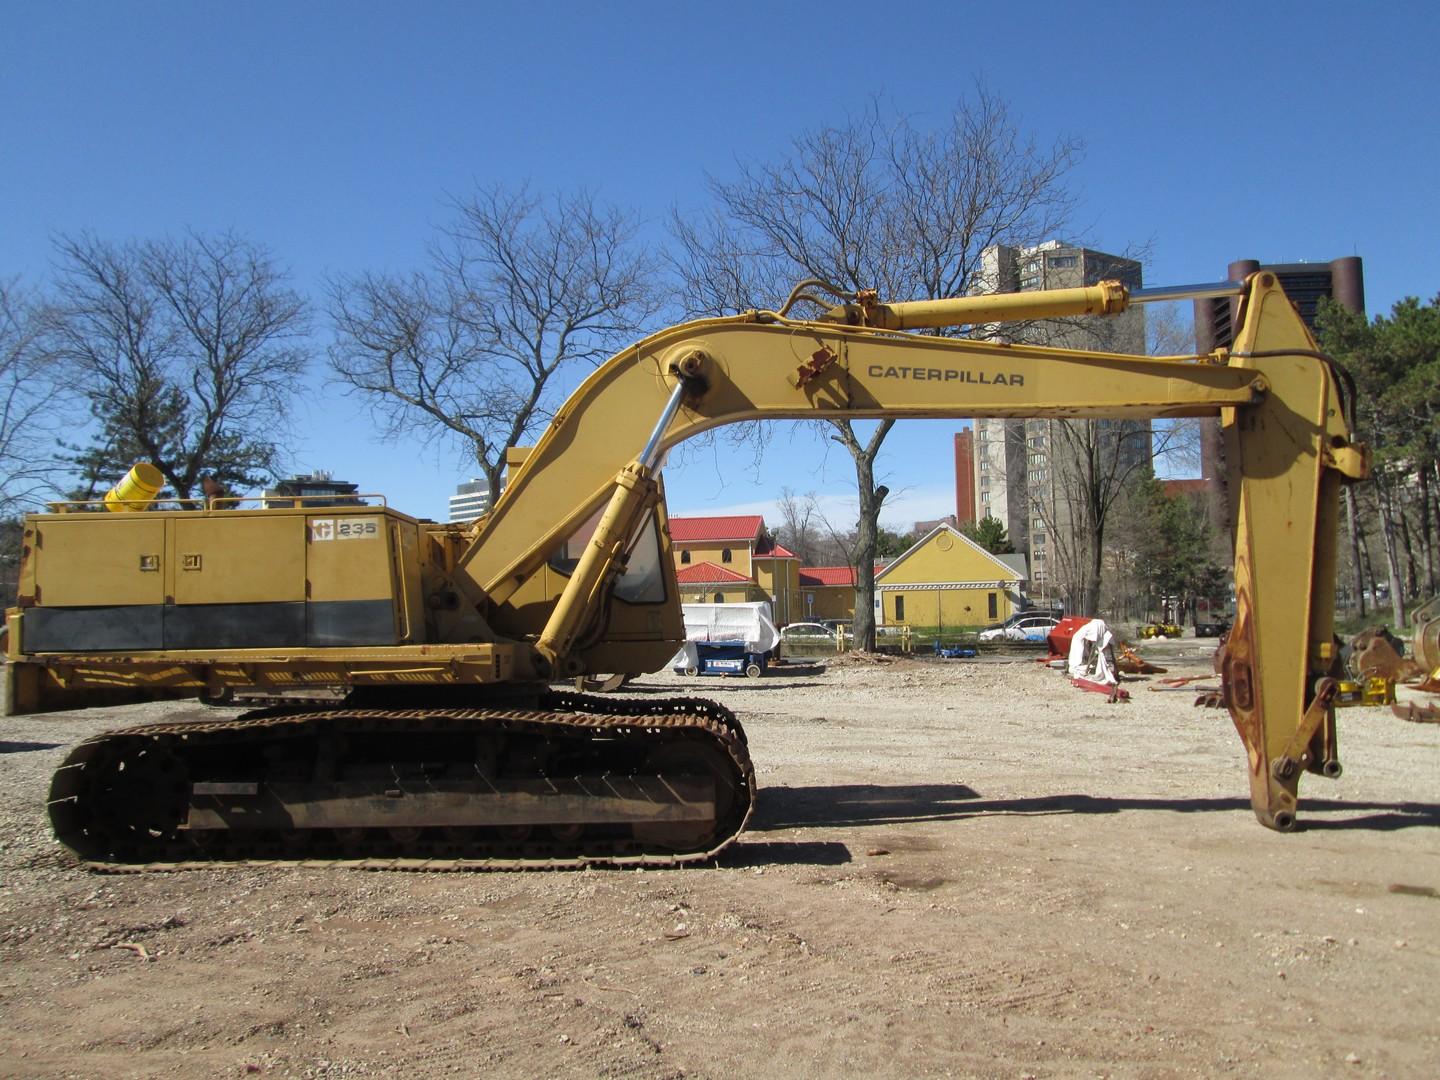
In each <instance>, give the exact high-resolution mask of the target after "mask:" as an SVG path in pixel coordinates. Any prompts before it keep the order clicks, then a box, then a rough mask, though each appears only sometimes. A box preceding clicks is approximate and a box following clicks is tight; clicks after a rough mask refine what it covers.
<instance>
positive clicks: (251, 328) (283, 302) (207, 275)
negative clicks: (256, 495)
mask: <svg viewBox="0 0 1440 1080" xmlns="http://www.w3.org/2000/svg"><path fill="white" fill-rule="evenodd" d="M57 247H58V261H59V265H58V275H59V283H58V286H57V294H58V295H57V303H56V305H55V308H54V310H53V313H52V315H53V317H52V319H51V333H50V338H49V340H50V341H51V343H52V346H53V348H54V350H55V353H56V355H57V357H58V358H59V360H60V361H61V362H62V363H63V364H64V365H65V366H66V369H67V371H69V372H71V373H73V376H74V378H75V380H76V383H77V385H78V387H79V388H80V389H81V391H82V392H83V393H84V395H85V396H86V398H87V399H88V400H89V402H90V407H91V411H92V413H93V414H94V417H95V419H96V420H97V421H98V422H99V425H100V432H99V434H98V436H97V437H96V438H95V439H94V440H93V441H92V442H91V444H90V445H89V446H88V447H86V448H84V449H83V450H82V451H81V452H80V453H79V455H78V456H77V457H75V458H73V459H72V463H73V464H75V465H78V466H79V468H80V471H81V473H82V476H83V479H84V481H85V482H88V484H89V490H91V491H94V490H95V489H97V488H100V487H101V486H102V485H105V486H108V484H109V483H111V482H113V481H114V480H115V479H116V478H118V477H119V476H120V475H121V474H123V473H124V472H125V470H127V469H128V468H130V466H131V465H132V464H133V463H134V462H135V461H136V460H142V459H143V460H146V461H149V462H150V463H151V464H153V465H154V466H155V467H156V468H158V469H159V470H160V472H161V473H162V474H164V476H165V479H166V481H167V482H168V484H169V485H170V487H171V488H172V489H173V490H174V492H175V494H176V495H177V496H178V497H180V498H190V497H191V496H192V495H193V494H194V492H195V490H196V489H197V487H198V484H199V481H200V477H201V475H202V474H204V473H211V474H213V475H214V476H215V477H216V479H218V480H219V481H220V482H221V483H222V484H224V485H227V486H229V487H231V488H248V487H253V486H255V485H256V484H258V483H260V482H262V481H263V480H264V479H265V478H266V477H268V476H271V475H273V474H274V472H275V469H276V467H277V463H278V456H279V453H280V449H279V448H280V445H281V443H282V442H283V440H284V437H285V432H286V430H287V425H286V418H287V413H288V408H289V404H290V402H291V401H293V400H294V399H295V397H296V395H297V392H298V389H299V387H298V383H299V380H300V378H301V376H302V375H303V373H304V371H305V368H306V366H307V364H308V362H309V359H310V346H309V339H308V335H309V318H308V314H307V306H306V303H305V301H304V300H303V299H302V298H301V297H300V295H299V294H298V293H296V292H295V291H293V290H292V289H290V288H289V286H288V284H287V276H286V274H285V273H284V271H282V270H281V269H280V268H279V267H278V266H277V265H276V263H275V261H274V258H273V257H272V256H271V255H270V253H269V252H267V251H266V250H265V249H264V248H262V247H260V246H258V245H256V244H254V243H252V242H251V241H249V240H246V239H245V238H243V237H241V236H239V235H237V234H235V233H233V232H224V233H217V234H214V235H202V234H199V233H190V234H188V235H187V236H186V237H185V238H184V239H181V240H158V241H148V242H145V243H138V244H113V243H108V242H106V241H103V240H99V239H97V238H95V237H93V236H90V235H83V236H80V237H74V238H70V237H66V238H62V239H61V240H60V241H59V242H58V245H57Z"/></svg>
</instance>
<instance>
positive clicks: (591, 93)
mask: <svg viewBox="0 0 1440 1080" xmlns="http://www.w3.org/2000/svg"><path fill="white" fill-rule="evenodd" d="M0 20H3V21H0V25H3V26H4V27H5V32H4V34H3V35H0V276H5V277H10V276H13V275H18V276H20V278H21V279H22V281H24V282H26V283H29V284H32V285H36V286H43V284H44V281H45V278H46V276H47V275H48V273H49V266H50V241H51V237H52V236H53V235H54V234H56V233H71V232H77V231H80V230H83V229H88V230H92V231H94V232H95V233H96V234H97V235H99V236H101V237H105V238H109V239H115V240H125V239H132V238H148V237H155V236H160V235H165V234H168V233H175V232H178V231H180V230H182V229H185V228H187V227H188V228H195V229H200V230H212V229H222V228H230V227H233V228H236V229H238V230H240V231H242V232H244V233H245V234H247V235H248V236H250V237H251V238H253V239H255V240H256V241H258V242H260V243H262V244H264V245H266V246H267V247H269V248H270V249H271V250H272V251H274V252H275V253H276V254H277V255H278V256H279V257H280V259H281V260H282V261H283V262H284V263H285V264H286V265H288V266H289V267H290V268H291V270H292V272H293V275H294V279H295V283H296V284H297V286H298V287H300V288H301V289H303V290H306V291H310V290H313V289H316V288H317V287H318V285H319V284H320V283H321V281H322V280H323V278H324V276H325V275H326V274H327V273H334V272H353V271H359V270H366V269H369V270H381V271H383V270H406V269H409V268H411V267H414V266H416V265H418V263H419V262H420V259H421V255H422V252H423V249H424V245H425V242H426V240H427V238H428V236H429V235H430V232H431V229H432V228H433V226H435V225H436V224H438V223H440V222H442V221H444V220H445V218H446V197H447V194H450V193H463V192H465V191H466V190H468V189H469V188H471V187H472V186H473V184H475V183H476V182H477V181H478V182H482V183H489V182H492V181H501V182H505V183H520V182H523V181H527V180H528V181H530V182H532V183H533V184H535V185H536V186H537V187H539V188H542V189H554V188H566V187H574V186H578V185H584V186H587V187H590V188H592V189H594V190H597V191H598V192H599V193H600V194H601V195H602V196H603V197H605V198H607V199H609V200H611V201H614V202H618V203H623V204H626V205H629V206H633V207H635V208H636V209H638V210H639V211H640V212H641V213H642V214H644V215H645V216H646V217H647V218H648V219H650V220H651V221H652V222H654V223H655V226H656V228H655V232H656V234H657V235H658V234H659V232H660V229H659V224H660V222H661V221H662V219H663V217H664V216H665V214H666V213H667V210H668V208H669V207H670V206H671V205H672V204H673V205H679V206H681V207H686V206H698V205H700V204H701V203H702V202H703V199H704V190H703V185H704V178H705V176H706V174H707V173H709V174H714V175H718V176H721V177H724V176H728V175H730V174H731V173H732V171H733V169H734V164H735V162H736V161H737V160H764V159H766V158H768V157H772V156H774V155H775V154H777V153H778V152H781V151H783V150H784V148H785V147H786V145H787V143H788V140H789V139H790V138H791V137H792V136H793V135H795V134H797V133H799V132H801V131H804V130H808V129H812V128H815V127H818V126H821V125H824V124H827V123H831V122H836V121H840V120H843V119H844V117H845V116H846V115H847V114H853V113H856V112H859V111H861V110H863V109H864V108H865V107H866V105H867V103H868V102H869V101H870V100H871V99H872V97H873V96H874V95H877V94H878V95H882V96H883V97H884V99H885V100H886V101H887V102H888V103H889V104H890V105H891V106H892V107H894V108H895V109H897V110H899V111H901V112H903V113H905V114H907V115H909V116H911V117H912V118H913V120H914V121H915V122H916V123H917V125H920V126H924V125H925V124H927V122H932V121H933V122H934V123H937V124H938V123H939V122H941V121H942V120H943V118H944V117H945V116H946V114H947V113H948V111H949V109H950V107H951V106H952V105H953V104H954V103H955V102H956V101H957V100H959V99H960V98H961V97H963V96H965V95H966V94H967V93H968V92H969V91H970V90H971V88H972V87H973V86H974V84H975V81H976V80H977V79H983V80H984V82H985V83H986V85H987V86H988V87H989V88H990V89H991V90H992V91H993V92H994V93H996V94H997V95H998V96H999V97H1001V98H1003V99H1005V100H1006V101H1008V102H1009V104H1010V105H1011V107H1012V108H1013V110H1014V113H1015V115H1016V116H1017V117H1018V118H1019V120H1020V121H1021V123H1022V124H1023V125H1024V126H1025V127H1026V128H1027V129H1029V130H1030V131H1032V132H1033V133H1034V134H1035V135H1036V136H1037V137H1038V138H1039V139H1040V140H1042V141H1048V140H1050V139H1052V138H1055V137H1058V136H1061V135H1073V136H1078V137H1079V138H1081V139H1083V140H1084V142H1085V144H1086V153H1085V160H1084V162H1083V163H1082V165H1081V166H1080V167H1079V168H1078V169H1077V170H1076V171H1075V173H1074V175H1073V177H1072V180H1073V187H1074V190H1075V192H1076V194H1077V195H1078V197H1079V200H1080V210H1079V213H1078V215H1077V222H1076V225H1077V227H1076V230H1075V236H1074V237H1073V238H1080V239H1083V240H1085V241H1087V242H1088V243H1090V244H1092V245H1093V246H1096V247H1100V248H1105V249H1110V250H1120V249H1123V248H1125V247H1126V246H1128V245H1131V244H1136V243H1150V244H1152V245H1153V251H1154V257H1153V258H1152V260H1151V261H1150V262H1149V264H1148V265H1147V267H1146V276H1147V280H1148V281H1150V282H1151V283H1154V284H1174V283H1180V282H1190V281H1205V280H1213V279H1216V278H1218V277H1220V276H1222V274H1223V272H1224V269H1225V267H1226V265H1227V264H1228V263H1230V262H1231V261H1232V260H1235V259H1240V258H1256V259H1259V260H1261V261H1268V262H1285V261H1297V260H1306V259H1308V260H1321V261H1323V260H1329V259H1332V258H1336V257H1338V256H1342V255H1351V254H1358V255H1360V256H1362V257H1363V258H1364V260H1365V284H1366V294H1367V302H1368V306H1369V309H1370V312H1371V313H1372V314H1374V313H1376V312H1381V311H1385V310H1388V309H1389V306H1390V305H1391V304H1392V303H1393V302H1394V301H1396V300H1397V299H1399V298H1401V297H1402V296H1405V295H1419V296H1422V297H1426V298H1429V297H1433V296H1434V295H1435V294H1436V293H1437V292H1440V228H1437V224H1440V210H1437V199H1436V190H1437V175H1440V147H1437V143H1440V123H1437V117H1436V105H1437V101H1440V92H1437V91H1440V75H1437V71H1436V65H1435V64H1434V58H1433V52H1434V48H1435V43H1436V42H1437V41H1440V15H1437V14H1436V13H1435V8H1434V6H1433V5H1429V4H1420V3H1388V4H1376V5H1357V4H1353V3H1351V4H1341V3H1329V2H1310V3H1280V2H1272V3H1267V4H1254V3H1245V4H1238V3H1227V2H1222V0H1212V2H1209V3H1205V4H1203V5H1183V6H1182V5H1167V4H1148V5H1140V4H1112V5H1091V6H1088V7H1086V6H1076V5H1074V4H1065V5H1061V4H1051V3H1045V2H1038V3H1029V4H1023V5H1016V4H1012V5H998V4H970V3H961V2H957V0H951V2H949V3H937V4H927V3H912V4H908V5H899V6H897V7H896V8H893V9H886V8H884V7H877V6H876V5H874V4H864V5H859V4H846V3H830V4H825V5H814V4H805V5H801V4H784V3H775V2H772V3H765V4H759V3H749V2H746V0H736V2H731V3H728V4H725V5H714V4H706V5H701V4H685V3H675V2H671V3H623V2H620V3H614V4H609V5H594V4H560V3H556V4H546V3H541V2H532V3H528V4H511V3H488V4H480V3H469V4H459V3H457V4H446V3H410V4H406V5H403V6H402V5H399V4H389V5H384V4H377V3H356V2H351V3H319V2H315V3H305V4H297V3H287V4H282V3H274V2H253V3H246V4H237V3H233V2H231V3H214V2H193V3H159V2H151V3H113V2H112V3H103V4H102V3H64V2H52V3H47V4H37V3H29V2H25V3H22V2H17V0H0ZM335 394H336V391H335V389H334V388H333V387H330V388H327V387H325V386H324V384H323V379H322V378H321V376H320V375H319V374H318V373H317V376H316V378H315V380H314V386H313V387H310V388H302V393H301V400H300V401H299V402H298V404H297V409H296V428H297V431H298V432H299V433H300V436H301V440H302V441H300V442H299V443H297V446H296V447H295V451H296V452H295V455H294V459H293V460H294V464H295V465H296V466H297V467H298V468H300V469H306V470H308V469H328V470H330V471H331V472H332V473H334V474H336V475H337V476H340V477H344V478H346V479H350V480H354V481H356V482H358V483H360V485H361V487H362V489H364V490H375V491H383V492H386V493H388V494H389V496H390V501H391V503H392V505H395V506H397V507H399V508H400V509H403V510H406V511H408V512H411V513H414V514H418V515H422V516H432V517H443V515H444V509H445V498H446V496H447V495H448V494H449V493H450V492H452V491H453V490H454V485H455V483H457V482H458V481H459V480H461V479H464V478H465V477H466V475H468V474H467V470H466V469H465V466H464V465H463V463H461V462H460V461H459V460H458V459H457V457H456V455H454V454H453V453H449V452H445V451H437V450H435V449H427V448H416V447H414V446H395V445H382V444H380V443H378V442H376V441H374V439H373V438H372V437H371V435H370V429H371V424H370V421H369V420H368V418H367V416H366V414H365V412H364V410H363V408H361V406H360V405H359V404H358V403H355V402H352V401H350V400H347V399H340V400H338V401H337V400H336V397H335ZM955 427H956V426H955V425H954V424H952V423H948V422H946V423H941V422H915V423H913V424H909V425H901V427H900V428H897V430H896V431H895V432H893V433H892V434H891V436H890V438H889V440H887V443H886V450H885V451H884V452H883V453H882V460H881V468H880V473H881V476H882V479H883V480H884V482H886V483H887V484H889V486H890V487H891V488H892V489H893V490H895V491H896V492H897V493H898V494H897V495H895V496H892V508H891V510H890V511H889V512H888V513H887V514H885V515H883V517H884V519H885V520H887V521H889V522H892V523H895V524H906V525H908V523H909V522H910V521H913V520H916V519H920V518H926V517H932V516H938V515H939V514H940V513H944V512H946V511H947V510H949V509H951V508H953V481H952V478H951V477H950V476H949V470H948V461H949V460H950V459H949V454H950V443H951V433H952V432H953V431H954V430H955ZM852 484H853V473H852V472H851V469H850V465H849V460H848V458H847V457H846V455H845V453H844V451H843V450H841V449H839V448H838V447H836V448H834V449H832V450H831V451H829V452H828V453H826V452H825V451H824V448H823V445H822V443H821V442H819V441H817V440H816V439H815V437H814V436H813V435H812V433H811V429H810V428H808V427H798V426H797V427H795V428H793V429H792V430H790V431H787V432H782V433H780V434H779V435H777V438H776V443H775V450H774V452H773V453H772V454H770V455H769V457H767V459H766V461H765V463H764V465H763V466H762V468H761V469H760V470H759V471H758V473H757V470H756V469H755V468H754V467H753V466H752V464H751V462H750V459H749V457H748V456H747V455H736V456H731V455H729V454H728V453H726V452H725V451H724V450H714V451H712V450H698V451H692V452H689V453H686V454H682V455H677V459H676V460H674V461H672V463H671V467H670V469H669V470H668V472H667V485H668V487H669V492H670V501H671V507H672V510H673V511H675V512H679V513H726V512H740V511H753V510H755V509H759V510H762V511H764V509H765V508H766V507H767V506H768V504H769V503H770V502H771V501H772V500H773V498H774V497H775V496H776V495H778V493H779V491H780V489H781V488H782V487H790V488H792V489H794V490H796V491H799V492H806V491H812V490H813V491H815V492H817V493H818V494H820V495H821V496H822V497H824V498H825V499H826V500H827V505H830V506H832V507H833V511H832V513H833V514H834V516H835V517H836V519H837V520H836V524H837V525H844V524H847V522H846V521H844V520H841V519H843V518H844V517H845V516H846V513H847V511H846V510H845V508H844V503H845V493H846V491H847V490H848V489H849V488H850V487H851V486H852ZM770 516H771V517H772V520H773V519H774V517H775V515H773V514H771V515H770Z"/></svg>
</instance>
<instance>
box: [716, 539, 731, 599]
mask: <svg viewBox="0 0 1440 1080" xmlns="http://www.w3.org/2000/svg"><path fill="white" fill-rule="evenodd" d="M720 561H721V562H729V561H730V549H729V548H722V549H721V551H720ZM715 602H716V603H717V604H718V603H720V601H719V600H716V601H715Z"/></svg>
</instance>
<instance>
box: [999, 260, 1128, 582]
mask: <svg viewBox="0 0 1440 1080" xmlns="http://www.w3.org/2000/svg"><path fill="white" fill-rule="evenodd" d="M981 265H982V284H981V286H980V287H979V288H977V289H975V290H974V291H975V292H977V293H985V292H1030V291H1034V290H1040V289H1068V288H1073V287H1075V286H1083V285H1094V284H1095V283H1096V282H1099V281H1115V280H1118V281H1121V282H1123V283H1124V284H1126V285H1127V286H1130V287H1131V288H1139V287H1140V285H1141V283H1142V268H1141V265H1140V263H1138V262H1137V261H1135V260H1134V259H1127V258H1124V257H1122V256H1119V255H1110V254H1107V253H1105V252H1102V251H1094V250H1091V249H1090V248H1081V247H1074V246H1072V245H1068V244H1062V243H1060V242H1059V241H1056V240H1051V241H1048V242H1046V243H1043V244H1040V245H1038V246H1036V247H1033V248H1020V247H1008V246H1004V245H997V246H994V247H989V248H986V249H985V251H984V252H983V254H982V264H981ZM995 331H996V333H995V336H996V337H997V338H1002V339H1005V340H1022V341H1025V342H1027V343H1029V344H1036V345H1046V346H1051V347H1056V348H1073V349H1091V350H1094V349H1100V350H1104V351H1106V352H1122V353H1140V354H1143V353H1144V352H1145V313H1144V309H1143V308H1141V307H1139V306H1136V307H1133V308H1131V309H1129V310H1128V311H1126V312H1124V313H1123V314H1121V315H1117V316H1113V317H1111V318H1107V319H1104V320H1099V319H1085V320H1046V321H1043V322H1040V323H1035V324H1030V325H1027V326H1023V327H1010V326H997V327H996V328H995ZM1060 423H1062V421H1056V420H1046V419H1037V420H1016V419H990V420H976V421H975V426H974V451H973V458H974V465H973V469H974V472H973V476H974V479H973V488H974V498H975V516H976V518H977V519H979V518H984V517H986V516H991V517H995V518H997V519H999V520H1000V521H1001V522H1002V523H1003V524H1004V525H1005V530H1006V532H1007V533H1008V534H1009V537H1010V542H1011V543H1012V544H1013V545H1014V546H1015V550H1016V551H1018V552H1021V553H1023V554H1025V555H1026V556H1027V558H1028V562H1029V565H1030V588H1031V593H1032V595H1034V596H1036V597H1054V598H1058V590H1057V584H1058V582H1057V577H1058V575H1059V573H1060V571H1059V569H1058V567H1057V547H1058V545H1057V543H1056V540H1055V532H1056V531H1057V530H1067V529H1071V528H1072V527H1073V526H1074V510H1073V507H1072V505H1071V500H1070V498H1069V497H1068V496H1069V495H1071V494H1073V492H1072V491H1071V490H1070V485H1067V473H1073V462H1071V461H1070V460H1069V457H1068V455H1070V454H1071V453H1072V452H1073V440H1071V439H1067V438H1066V437H1065V436H1064V435H1063V434H1061V433H1059V432H1058V431H1057V426H1058V425H1059V424H1060ZM1095 431H1096V434H1097V435H1098V443H1099V445H1100V446H1102V447H1109V448H1110V450H1109V451H1108V452H1110V453H1114V454H1117V455H1120V456H1121V461H1120V464H1121V465H1122V467H1124V466H1128V465H1129V464H1133V463H1134V460H1135V459H1136V458H1138V457H1143V458H1146V459H1148V458H1149V456H1150V453H1151V449H1150V424H1149V422H1148V421H1137V420H1111V421H1104V420H1102V421H1097V427H1096V429H1095ZM1057 455H1058V456H1057ZM1125 458H1129V459H1130V460H1128V461H1127V460H1124V459H1125Z"/></svg>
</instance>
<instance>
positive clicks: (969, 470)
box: [955, 430, 975, 525]
mask: <svg viewBox="0 0 1440 1080" xmlns="http://www.w3.org/2000/svg"><path fill="white" fill-rule="evenodd" d="M974 520H975V432H974V431H973V430H971V431H957V432H956V433H955V521H956V523H957V524H959V525H965V524H967V523H970V522H973V521H974Z"/></svg>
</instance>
